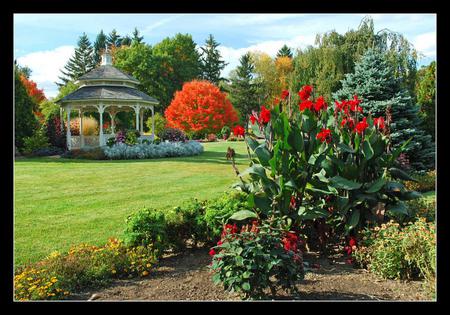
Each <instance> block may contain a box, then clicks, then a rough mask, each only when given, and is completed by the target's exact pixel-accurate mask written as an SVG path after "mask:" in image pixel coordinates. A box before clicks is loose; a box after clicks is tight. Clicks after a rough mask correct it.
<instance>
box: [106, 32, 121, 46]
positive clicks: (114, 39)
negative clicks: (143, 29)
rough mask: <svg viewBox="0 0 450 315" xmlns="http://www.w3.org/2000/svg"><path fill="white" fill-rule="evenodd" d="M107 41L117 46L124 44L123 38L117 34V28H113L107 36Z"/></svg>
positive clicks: (110, 44) (109, 44)
mask: <svg viewBox="0 0 450 315" xmlns="http://www.w3.org/2000/svg"><path fill="white" fill-rule="evenodd" d="M106 43H107V44H108V46H116V47H120V45H121V44H122V39H121V37H120V35H119V34H117V31H116V29H113V30H112V31H111V33H109V35H108V37H107V38H106Z"/></svg>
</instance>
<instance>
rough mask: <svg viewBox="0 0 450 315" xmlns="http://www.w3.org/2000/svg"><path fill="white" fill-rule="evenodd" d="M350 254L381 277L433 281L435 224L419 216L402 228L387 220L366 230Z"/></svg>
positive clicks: (434, 269) (434, 268)
mask: <svg viewBox="0 0 450 315" xmlns="http://www.w3.org/2000/svg"><path fill="white" fill-rule="evenodd" d="M353 255H354V257H355V259H356V262H357V263H358V264H360V265H361V266H363V267H365V268H367V269H368V270H369V271H371V272H373V273H375V274H377V275H380V276H382V277H384V278H388V279H413V278H416V277H418V276H419V277H423V278H425V279H427V280H432V279H434V277H435V271H436V234H435V226H434V223H427V222H426V220H425V219H424V218H419V219H418V220H417V221H416V222H411V223H408V224H407V225H406V226H404V227H401V226H400V225H399V224H398V223H394V222H393V221H390V222H389V223H387V224H383V225H382V226H381V228H379V227H375V228H372V229H367V230H365V231H364V232H363V238H362V241H361V243H360V247H358V248H357V249H356V251H355V252H354V253H353Z"/></svg>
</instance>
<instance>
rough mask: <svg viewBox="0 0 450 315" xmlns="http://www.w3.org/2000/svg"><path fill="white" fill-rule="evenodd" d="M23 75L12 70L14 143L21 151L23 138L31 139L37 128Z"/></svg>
mask: <svg viewBox="0 0 450 315" xmlns="http://www.w3.org/2000/svg"><path fill="white" fill-rule="evenodd" d="M22 76H23V73H21V71H20V70H19V68H17V67H15V70H14V141H15V145H16V146H17V148H18V149H19V150H22V147H23V140H24V138H25V137H32V136H33V133H34V130H36V128H37V126H38V122H37V120H36V117H35V115H34V114H33V108H34V107H35V103H34V100H33V99H32V98H31V97H30V96H29V95H28V93H27V89H26V87H25V85H24V84H23V82H22V80H21V77H22Z"/></svg>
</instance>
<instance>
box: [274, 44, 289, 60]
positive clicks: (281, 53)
mask: <svg viewBox="0 0 450 315" xmlns="http://www.w3.org/2000/svg"><path fill="white" fill-rule="evenodd" d="M292 56H293V55H292V51H291V49H290V48H289V47H288V46H286V44H284V45H283V47H281V48H280V50H279V51H278V53H277V58H278V57H289V58H292Z"/></svg>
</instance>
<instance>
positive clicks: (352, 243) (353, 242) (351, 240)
mask: <svg viewBox="0 0 450 315" xmlns="http://www.w3.org/2000/svg"><path fill="white" fill-rule="evenodd" d="M356 244H357V242H356V238H355V237H354V236H351V237H350V241H349V242H348V245H350V246H351V247H353V246H356Z"/></svg>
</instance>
